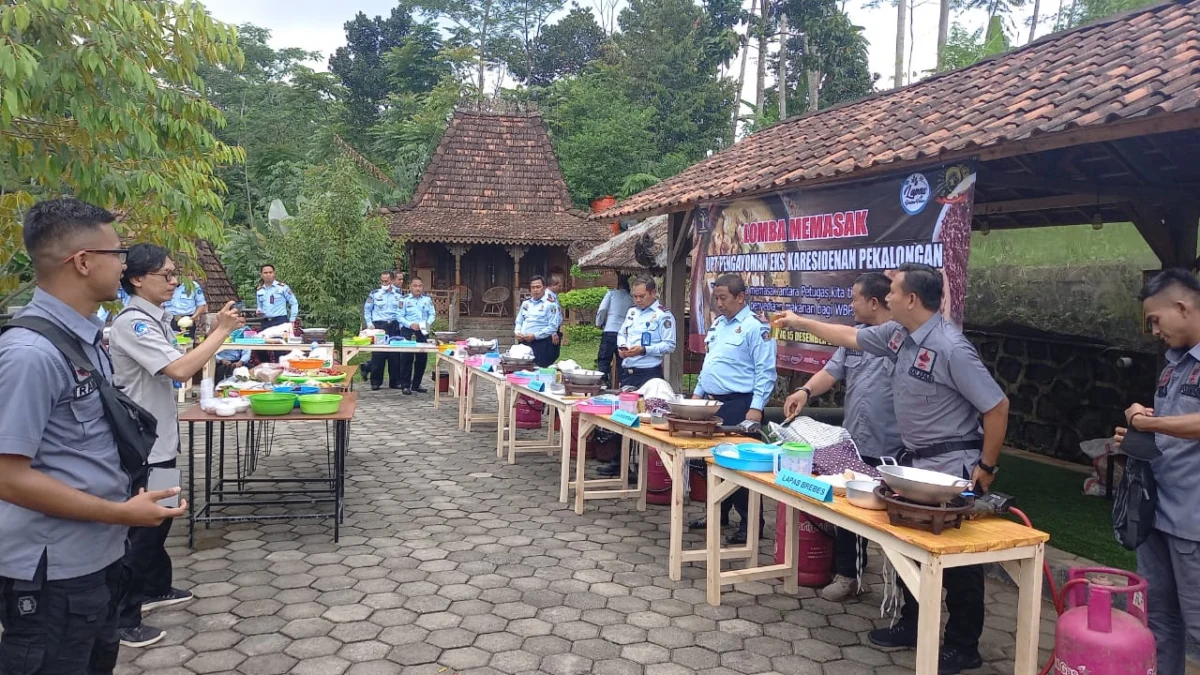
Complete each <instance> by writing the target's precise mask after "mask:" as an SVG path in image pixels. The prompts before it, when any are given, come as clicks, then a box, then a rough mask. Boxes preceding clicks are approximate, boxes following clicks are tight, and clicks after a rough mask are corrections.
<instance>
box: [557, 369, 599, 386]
mask: <svg viewBox="0 0 1200 675" xmlns="http://www.w3.org/2000/svg"><path fill="white" fill-rule="evenodd" d="M562 376H563V379H564V380H566V381H567V382H570V383H571V384H577V385H580V386H584V387H587V386H591V385H593V384H600V380H602V379H604V373H602V372H600V371H598V370H564V371H562Z"/></svg>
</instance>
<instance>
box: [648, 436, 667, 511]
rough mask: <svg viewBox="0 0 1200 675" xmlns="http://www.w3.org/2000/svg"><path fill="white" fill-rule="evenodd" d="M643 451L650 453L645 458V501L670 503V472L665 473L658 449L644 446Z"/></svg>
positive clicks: (665, 468) (665, 469)
mask: <svg viewBox="0 0 1200 675" xmlns="http://www.w3.org/2000/svg"><path fill="white" fill-rule="evenodd" d="M645 452H649V453H650V456H649V457H647V458H646V466H647V469H646V503H647V504H670V503H671V474H669V473H667V467H665V466H663V462H662V457H661V456H659V454H658V450H655V449H654V448H646V449H645Z"/></svg>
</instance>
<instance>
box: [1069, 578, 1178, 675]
mask: <svg viewBox="0 0 1200 675" xmlns="http://www.w3.org/2000/svg"><path fill="white" fill-rule="evenodd" d="M1089 574H1106V575H1109V576H1113V577H1125V578H1126V579H1127V580H1128V585H1127V586H1123V587H1122V586H1114V585H1112V583H1111V582H1109V583H1103V581H1102V580H1100V579H1096V580H1093V579H1089V578H1088V576H1087V575H1089ZM1077 580H1078V581H1077ZM1072 582H1075V583H1072ZM1146 587H1147V584H1146V580H1145V579H1143V578H1141V577H1139V576H1137V575H1136V574H1133V573H1131V572H1126V571H1124V570H1116V569H1109V568H1106V567H1082V568H1077V569H1073V570H1071V571H1070V572H1068V573H1067V585H1066V586H1063V591H1064V592H1065V593H1067V595H1066V597H1065V599H1064V601H1063V604H1064V608H1063V609H1064V611H1063V613H1062V616H1060V617H1058V627H1057V628H1056V629H1055V631H1054V667H1053V669H1052V670H1051V672H1053V673H1057V674H1059V675H1154V672H1155V646H1154V635H1153V634H1152V633H1151V632H1150V629H1149V628H1148V627H1147V619H1146ZM1114 593H1118V594H1121V595H1127V596H1128V598H1129V600H1128V602H1127V603H1126V611H1124V612H1122V611H1120V610H1114V609H1113V606H1112V596H1113V594H1114ZM1085 601H1086V603H1087V604H1086V605H1084V602H1085Z"/></svg>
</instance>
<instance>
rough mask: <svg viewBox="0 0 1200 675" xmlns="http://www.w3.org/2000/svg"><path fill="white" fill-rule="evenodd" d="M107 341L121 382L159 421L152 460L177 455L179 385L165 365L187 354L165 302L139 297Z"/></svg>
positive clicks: (170, 458) (118, 316) (133, 298)
mask: <svg viewBox="0 0 1200 675" xmlns="http://www.w3.org/2000/svg"><path fill="white" fill-rule="evenodd" d="M138 310H141V311H138ZM147 315H148V316H147ZM108 344H109V348H110V349H112V357H113V369H114V370H115V371H116V372H115V374H114V378H115V380H114V381H115V383H116V385H117V386H118V387H121V388H123V389H124V390H125V394H126V395H128V396H129V398H131V399H133V402H134V403H137V404H138V405H140V406H142V407H143V408H145V409H146V410H147V411H149V412H150V414H151V415H154V418H155V419H156V420H158V428H157V429H156V431H157V432H158V439H157V440H155V441H154V448H153V449H151V450H150V463H151V464H157V463H159V462H167V461H170V460H172V459H175V457H176V455H178V454H179V408H178V407H176V403H175V385H174V383H173V382H172V381H171V378H170V377H168V376H167V375H164V374H163V373H162V369H163V368H166V367H167V366H168V365H170V364H171V362H173V361H175V360H176V359H178V358H180V357H181V356H183V354H181V353H180V352H179V349H178V348H176V347H175V332H174V331H172V330H171V323H170V315H169V314H168V313H167V310H165V309H163V308H162V307H159V306H157V305H155V304H153V303H151V302H150V301H148V300H145V299H143V298H140V297H138V296H134V297H132V298H130V300H129V304H128V305H127V306H126V307H125V309H123V310H121V313H120V314H118V315H117V318H116V319H114V320H113V324H112V330H111V331H109V336H108Z"/></svg>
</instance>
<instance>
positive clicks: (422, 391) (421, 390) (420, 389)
mask: <svg viewBox="0 0 1200 675" xmlns="http://www.w3.org/2000/svg"><path fill="white" fill-rule="evenodd" d="M413 392H414V393H417V394H428V393H429V390H428V389H426V388H425V387H413Z"/></svg>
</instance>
